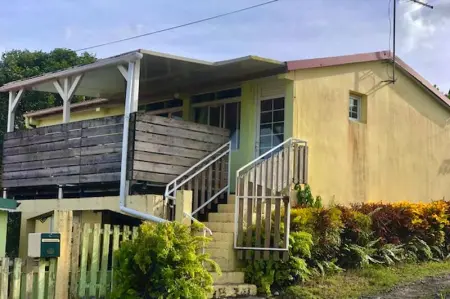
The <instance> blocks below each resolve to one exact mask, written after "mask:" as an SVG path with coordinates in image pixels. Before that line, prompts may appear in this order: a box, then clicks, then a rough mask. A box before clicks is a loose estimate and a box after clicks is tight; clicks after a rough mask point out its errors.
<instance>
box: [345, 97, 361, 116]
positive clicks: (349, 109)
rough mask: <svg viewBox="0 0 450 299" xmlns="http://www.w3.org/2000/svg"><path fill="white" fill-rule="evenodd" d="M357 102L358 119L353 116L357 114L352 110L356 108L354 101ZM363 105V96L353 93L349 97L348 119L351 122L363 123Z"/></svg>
mask: <svg viewBox="0 0 450 299" xmlns="http://www.w3.org/2000/svg"><path fill="white" fill-rule="evenodd" d="M355 100H356V102H357V105H356V118H355V117H352V116H351V114H352V113H355V112H354V111H352V110H351V108H352V107H354V105H353V101H355ZM361 105H362V96H360V95H357V94H353V93H351V94H350V95H349V97H348V108H347V110H348V118H349V119H350V120H353V121H361Z"/></svg>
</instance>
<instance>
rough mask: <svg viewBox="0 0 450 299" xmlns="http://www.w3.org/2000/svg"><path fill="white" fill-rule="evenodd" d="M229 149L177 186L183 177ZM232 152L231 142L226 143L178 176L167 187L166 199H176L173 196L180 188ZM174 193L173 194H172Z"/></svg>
mask: <svg viewBox="0 0 450 299" xmlns="http://www.w3.org/2000/svg"><path fill="white" fill-rule="evenodd" d="M226 147H228V149H227V150H226V151H225V152H224V153H222V154H221V155H219V156H218V157H216V158H214V159H213V160H212V161H210V162H209V163H207V164H206V165H204V166H203V167H202V168H200V169H199V170H197V171H196V172H195V173H194V174H192V175H190V176H189V177H188V178H187V179H185V180H184V181H182V182H181V183H180V184H177V181H178V180H179V179H181V178H183V177H185V176H186V175H187V174H188V173H189V172H191V171H193V170H194V169H195V168H196V167H198V166H200V165H202V164H203V163H204V162H205V161H207V160H209V159H211V158H212V157H214V156H215V155H216V154H217V153H219V152H220V151H222V150H223V149H224V148H226ZM230 152H231V141H228V142H227V143H225V144H224V145H222V146H221V147H219V148H218V149H216V150H215V151H214V152H212V153H211V154H209V155H207V156H206V157H204V158H203V159H201V160H200V161H198V162H197V163H195V164H194V165H193V166H192V167H191V168H189V169H188V170H186V171H185V172H183V173H182V174H180V175H179V176H177V177H176V178H175V179H173V180H172V181H170V182H169V183H168V184H167V185H166V190H165V193H164V198H165V200H166V201H167V199H168V198H170V199H175V196H174V195H172V194H174V193H175V191H176V190H177V189H178V188H179V187H182V186H183V185H184V184H186V183H187V182H188V181H189V180H191V179H192V178H193V177H195V176H196V175H197V174H199V173H200V172H202V171H203V170H205V169H206V168H208V167H209V166H211V165H212V164H213V163H214V162H216V161H217V160H219V159H220V158H222V157H223V156H225V155H226V154H228V153H230ZM172 185H174V186H173V188H171V189H170V186H172ZM171 193H172V194H171Z"/></svg>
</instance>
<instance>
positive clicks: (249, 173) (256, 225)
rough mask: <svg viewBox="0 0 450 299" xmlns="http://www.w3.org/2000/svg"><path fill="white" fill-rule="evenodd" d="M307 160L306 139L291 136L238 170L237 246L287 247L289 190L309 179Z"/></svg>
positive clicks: (252, 247)
mask: <svg viewBox="0 0 450 299" xmlns="http://www.w3.org/2000/svg"><path fill="white" fill-rule="evenodd" d="M307 164H308V146H307V142H306V141H304V140H300V139H295V138H289V139H287V140H286V141H284V142H283V143H281V144H279V145H277V146H276V147H274V148H272V149H271V150H269V151H268V152H266V153H264V154H262V155H261V156H259V157H257V158H256V159H254V160H253V161H251V162H249V163H247V164H246V165H244V166H243V167H241V168H240V169H239V170H238V171H237V172H236V187H235V188H236V201H235V221H234V222H235V224H234V227H235V228H234V231H235V233H234V247H235V248H236V249H244V250H250V249H251V250H258V251H265V252H266V253H267V252H268V251H287V250H288V248H289V226H290V217H289V216H290V201H289V193H290V190H291V187H292V185H293V184H297V183H300V184H304V183H306V182H307V177H308V175H307V170H308V168H307ZM282 206H283V207H282ZM283 209H284V217H282V210H283ZM272 226H273V227H272ZM283 227H284V231H283V232H281V229H282V228H283ZM263 229H264V232H263V231H262V230H263ZM272 232H273V235H272ZM263 235H264V237H263ZM244 237H245V240H244ZM263 243H264V244H263ZM259 254H260V253H258V255H259Z"/></svg>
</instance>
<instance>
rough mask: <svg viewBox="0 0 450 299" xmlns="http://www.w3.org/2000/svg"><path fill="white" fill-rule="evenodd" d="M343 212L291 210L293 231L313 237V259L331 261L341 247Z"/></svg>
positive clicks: (336, 210)
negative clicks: (302, 232) (303, 232)
mask: <svg viewBox="0 0 450 299" xmlns="http://www.w3.org/2000/svg"><path fill="white" fill-rule="evenodd" d="M342 228H343V223H342V221H341V211H340V210H339V209H338V208H337V207H331V208H296V209H292V210H291V231H292V232H295V231H305V232H308V233H310V234H311V235H312V238H313V243H314V246H313V248H312V258H313V259H315V260H320V261H330V260H332V259H334V258H335V257H336V256H337V254H338V253H339V248H340V246H341V231H342Z"/></svg>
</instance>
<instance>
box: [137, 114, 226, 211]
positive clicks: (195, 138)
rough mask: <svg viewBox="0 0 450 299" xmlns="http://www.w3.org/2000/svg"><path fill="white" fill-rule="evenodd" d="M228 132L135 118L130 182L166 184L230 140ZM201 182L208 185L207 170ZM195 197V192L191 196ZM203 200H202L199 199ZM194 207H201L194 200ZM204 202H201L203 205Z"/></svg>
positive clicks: (155, 118)
mask: <svg viewBox="0 0 450 299" xmlns="http://www.w3.org/2000/svg"><path fill="white" fill-rule="evenodd" d="M228 136H229V131H228V130H225V129H220V128H216V127H212V126H206V125H201V124H195V123H191V122H186V121H180V120H175V119H169V118H164V117H159V116H154V115H149V114H145V113H138V114H137V115H136V130H135V140H134V147H133V149H134V152H133V156H134V163H133V176H132V177H133V179H134V180H142V181H152V182H155V183H169V182H170V181H171V180H173V179H174V178H176V177H177V176H178V175H180V174H181V173H183V172H184V171H185V170H187V169H188V168H189V167H190V166H193V165H194V164H195V163H197V162H198V160H200V159H201V158H203V157H205V156H207V155H208V154H209V153H211V152H213V151H214V150H215V149H217V148H219V147H220V146H221V145H223V144H224V143H226V142H228V140H229V137H228ZM208 171H209V173H208V174H207V176H206V177H204V178H202V179H203V181H202V182H201V185H202V186H201V187H200V190H202V195H203V196H206V194H204V193H205V192H209V191H210V190H207V191H205V189H204V187H203V186H204V181H205V180H207V181H208V182H210V183H211V177H210V176H211V174H210V170H208ZM194 197H195V192H194ZM200 198H203V197H200ZM194 202H195V205H197V206H199V205H201V203H198V201H197V200H196V199H195V198H194ZM202 202H204V201H202Z"/></svg>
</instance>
